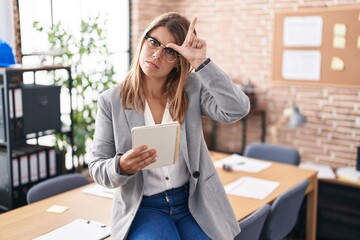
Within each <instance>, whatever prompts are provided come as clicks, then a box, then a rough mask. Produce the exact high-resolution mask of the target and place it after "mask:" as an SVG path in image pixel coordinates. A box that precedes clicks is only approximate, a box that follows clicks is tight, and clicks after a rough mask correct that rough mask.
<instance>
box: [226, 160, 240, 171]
mask: <svg viewBox="0 0 360 240" xmlns="http://www.w3.org/2000/svg"><path fill="white" fill-rule="evenodd" d="M243 164H245V162H238V163H234V164H226V163H224V164H223V169H224V170H225V171H232V170H233V167H234V166H236V165H243Z"/></svg>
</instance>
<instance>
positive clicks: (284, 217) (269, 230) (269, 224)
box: [260, 180, 309, 240]
mask: <svg viewBox="0 0 360 240" xmlns="http://www.w3.org/2000/svg"><path fill="white" fill-rule="evenodd" d="M308 185H309V180H305V181H303V182H302V183H300V184H299V185H297V186H295V187H294V188H292V189H290V190H289V191H287V192H285V193H283V194H282V195H280V196H279V197H277V198H276V199H275V201H274V202H273V204H272V205H271V209H270V213H269V215H268V217H267V219H266V221H265V225H264V228H263V230H262V232H261V237H260V239H262V240H264V239H266V240H279V239H284V238H285V237H286V236H287V235H288V234H289V233H290V232H291V231H292V229H293V228H294V226H295V224H296V222H297V219H298V215H299V211H300V207H301V203H302V201H303V199H304V196H305V191H306V188H307V186H308Z"/></svg>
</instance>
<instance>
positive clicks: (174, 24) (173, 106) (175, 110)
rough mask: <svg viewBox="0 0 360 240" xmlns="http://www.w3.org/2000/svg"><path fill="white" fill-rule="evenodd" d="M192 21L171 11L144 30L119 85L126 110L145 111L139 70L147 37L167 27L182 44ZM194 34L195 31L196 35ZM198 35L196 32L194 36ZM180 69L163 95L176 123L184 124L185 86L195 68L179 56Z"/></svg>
mask: <svg viewBox="0 0 360 240" xmlns="http://www.w3.org/2000/svg"><path fill="white" fill-rule="evenodd" d="M189 26H190V22H189V20H187V19H186V18H185V17H183V16H181V15H180V14H178V13H175V12H170V13H165V14H163V15H160V16H159V17H157V18H156V19H154V20H153V21H152V22H151V23H150V25H149V26H148V27H147V28H146V30H145V31H144V33H143V35H142V37H141V41H140V42H139V44H138V46H137V48H136V51H135V54H134V56H133V59H132V62H131V66H130V70H129V72H128V73H127V76H126V78H125V80H124V81H123V82H122V83H121V85H120V88H121V90H120V92H121V96H122V106H123V108H124V109H135V110H137V111H140V110H141V111H144V108H145V96H144V89H143V86H144V84H143V77H142V76H143V74H144V73H143V72H142V70H141V67H140V63H139V58H140V52H141V49H142V47H143V44H144V41H145V40H144V39H145V35H146V34H147V33H149V32H151V31H152V30H154V29H155V28H158V27H166V28H167V29H168V31H169V32H170V33H171V34H172V35H173V36H174V37H175V43H176V44H177V45H182V43H183V42H184V40H185V37H186V34H187V31H188V29H189ZM194 33H195V32H194ZM195 34H196V33H195ZM179 60H180V61H179V66H178V68H174V69H173V70H172V71H171V72H170V73H169V74H168V76H167V79H166V81H165V83H164V86H163V88H162V94H164V95H166V97H167V99H168V101H169V112H170V115H171V117H172V118H173V119H174V120H175V121H179V122H180V123H182V122H183V121H184V118H185V113H186V110H187V107H188V105H189V100H188V97H187V96H186V93H185V89H184V88H185V83H186V79H187V78H188V76H189V74H190V72H191V70H192V68H191V65H190V63H189V62H188V61H187V60H186V59H185V58H184V57H182V56H181V55H180V57H179Z"/></svg>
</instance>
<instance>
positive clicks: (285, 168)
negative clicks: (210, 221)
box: [210, 152, 318, 239]
mask: <svg viewBox="0 0 360 240" xmlns="http://www.w3.org/2000/svg"><path fill="white" fill-rule="evenodd" d="M210 154H211V157H212V159H213V160H218V159H222V158H224V157H227V156H229V154H226V153H219V152H210ZM217 172H218V174H219V176H220V179H221V181H222V183H223V185H227V184H229V183H231V182H233V181H235V180H237V179H238V178H240V177H243V176H251V177H257V178H262V179H266V180H270V181H277V182H280V185H279V187H277V188H276V189H275V190H274V191H273V192H272V193H271V194H270V195H269V196H268V197H266V198H265V199H263V200H257V199H250V198H244V197H239V196H234V195H229V200H230V203H231V205H232V208H233V209H234V212H235V215H236V218H237V219H238V220H241V219H243V218H245V217H246V216H248V215H250V214H251V213H252V212H254V211H256V209H258V208H259V207H261V206H262V205H264V204H266V203H271V202H272V201H274V200H275V198H277V197H278V196H279V195H281V194H282V193H284V192H286V191H288V190H289V189H291V188H292V187H294V186H296V185H297V184H299V183H300V182H302V181H304V180H305V179H308V180H309V186H308V188H307V189H306V194H307V198H306V201H307V203H306V206H307V208H306V209H307V212H306V239H315V238H316V216H317V197H318V181H317V176H316V175H317V174H316V172H315V171H312V170H307V169H302V168H298V167H295V166H292V165H288V164H281V163H273V164H272V165H271V167H269V168H267V169H264V170H262V171H261V172H259V173H247V172H240V171H233V172H227V171H224V170H222V169H218V171H217Z"/></svg>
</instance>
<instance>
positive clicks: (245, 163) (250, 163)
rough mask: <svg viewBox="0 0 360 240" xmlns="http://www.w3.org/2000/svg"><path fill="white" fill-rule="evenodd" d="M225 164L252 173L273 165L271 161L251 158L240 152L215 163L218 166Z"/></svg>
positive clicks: (233, 168)
mask: <svg viewBox="0 0 360 240" xmlns="http://www.w3.org/2000/svg"><path fill="white" fill-rule="evenodd" d="M224 164H225V165H227V166H231V168H232V170H236V171H243V172H251V173H258V172H260V171H262V170H264V169H266V168H268V167H270V166H271V162H265V161H260V160H256V159H250V158H247V157H243V156H241V155H238V154H233V155H231V156H229V157H226V158H223V159H221V160H218V161H216V162H215V163H214V165H215V167H217V168H222V167H223V166H224Z"/></svg>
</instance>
